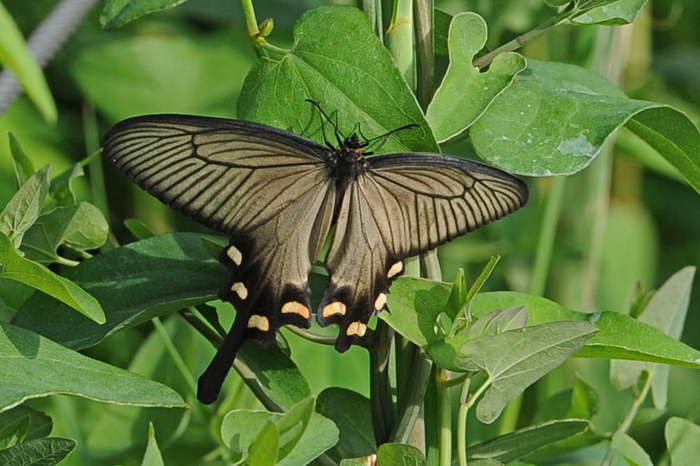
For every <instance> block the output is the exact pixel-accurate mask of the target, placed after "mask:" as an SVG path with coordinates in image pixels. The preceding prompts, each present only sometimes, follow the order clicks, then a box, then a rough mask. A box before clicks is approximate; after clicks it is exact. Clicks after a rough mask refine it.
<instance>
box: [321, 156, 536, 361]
mask: <svg viewBox="0 0 700 466" xmlns="http://www.w3.org/2000/svg"><path fill="white" fill-rule="evenodd" d="M527 197H528V191H527V187H526V186H525V184H524V183H523V182H522V181H520V180H519V179H517V178H516V177H514V176H512V175H510V174H508V173H505V172H503V171H501V170H498V169H496V168H493V167H489V166H487V165H483V164H480V163H476V162H471V161H468V160H465V159H460V158H457V157H450V156H445V155H438V154H420V153H418V154H390V155H385V156H380V157H375V158H370V159H368V160H367V162H366V166H365V170H364V172H363V173H361V174H360V175H359V176H358V178H357V180H356V181H355V182H353V183H351V184H350V186H349V187H348V190H347V191H346V193H345V197H344V199H343V203H342V205H341V208H340V211H339V213H338V223H337V227H336V233H335V237H334V240H333V242H332V244H331V248H330V251H329V253H328V257H327V259H326V265H327V267H328V269H329V272H330V282H329V285H328V287H327V288H326V292H325V295H324V298H323V300H322V302H321V305H320V307H319V309H318V311H317V315H318V317H317V318H318V321H319V323H320V324H321V325H328V324H331V323H337V324H339V326H340V332H339V334H338V340H337V341H336V348H337V349H338V350H339V351H344V350H346V349H347V348H349V346H350V345H351V344H352V342H353V341H354V340H355V339H356V338H357V337H359V336H361V335H362V334H363V333H364V331H365V329H366V324H367V322H368V320H369V318H370V317H371V315H372V314H373V313H376V312H379V311H381V310H382V308H383V307H384V305H385V304H386V294H385V293H386V291H387V290H388V288H389V285H390V283H391V281H393V280H394V279H395V278H396V277H397V276H399V275H400V274H401V273H402V272H403V260H404V259H405V258H407V257H411V256H416V255H418V254H423V253H426V252H428V251H429V250H432V249H435V248H436V247H437V246H439V245H441V244H444V243H447V242H448V241H450V240H452V239H454V238H455V237H457V236H460V235H463V234H465V233H467V232H469V231H472V230H474V229H476V228H478V227H480V226H483V225H486V224H487V223H490V222H492V221H494V220H497V219H499V218H501V217H503V216H505V215H507V214H509V213H511V212H513V211H515V210H517V209H519V208H520V207H522V206H523V205H525V203H526V202H527ZM357 271H362V272H361V273H359V274H358V272H357ZM340 310H344V311H345V312H343V313H341V312H337V311H340Z"/></svg>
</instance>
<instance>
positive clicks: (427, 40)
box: [413, 0, 435, 111]
mask: <svg viewBox="0 0 700 466" xmlns="http://www.w3.org/2000/svg"><path fill="white" fill-rule="evenodd" d="M433 10H434V5H433V0H416V1H415V3H414V8H413V14H414V17H415V23H416V27H415V29H416V61H417V65H418V66H417V67H416V98H417V99H418V103H419V104H420V106H421V108H422V109H423V111H425V110H426V109H427V108H428V104H429V103H430V101H431V100H432V98H433V89H434V81H435V51H434V39H433Z"/></svg>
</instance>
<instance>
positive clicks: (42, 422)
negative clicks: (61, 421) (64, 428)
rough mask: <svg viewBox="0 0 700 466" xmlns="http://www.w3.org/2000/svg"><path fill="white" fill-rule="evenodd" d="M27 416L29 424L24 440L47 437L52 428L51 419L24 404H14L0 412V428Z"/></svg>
mask: <svg viewBox="0 0 700 466" xmlns="http://www.w3.org/2000/svg"><path fill="white" fill-rule="evenodd" d="M27 416H29V418H30V424H29V430H28V431H27V433H26V436H25V441H26V440H34V439H37V438H42V437H47V436H48V435H49V434H50V433H51V430H52V428H53V421H52V420H51V418H50V417H49V416H47V415H46V414H44V413H42V412H40V411H36V410H34V409H32V408H29V407H27V406H24V405H20V406H16V407H14V408H12V409H9V410H6V411H4V412H2V413H0V430H4V429H5V428H7V426H9V425H10V424H12V423H13V422H15V421H17V420H18V419H22V418H24V417H27Z"/></svg>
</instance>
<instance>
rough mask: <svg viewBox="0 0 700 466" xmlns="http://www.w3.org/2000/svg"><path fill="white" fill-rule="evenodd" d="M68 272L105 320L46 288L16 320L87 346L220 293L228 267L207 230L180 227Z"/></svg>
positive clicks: (75, 346) (76, 345) (56, 338)
mask: <svg viewBox="0 0 700 466" xmlns="http://www.w3.org/2000/svg"><path fill="white" fill-rule="evenodd" d="M64 275H65V277H66V278H67V279H69V280H71V281H73V282H74V283H76V284H78V285H79V286H80V287H81V288H83V289H84V290H86V291H87V292H89V293H90V294H91V295H93V296H94V297H95V298H97V300H98V301H99V302H100V303H102V304H103V306H104V311H105V315H106V316H108V319H107V322H106V323H105V324H104V325H97V324H95V323H94V322H92V321H90V320H89V319H86V318H84V317H83V316H81V315H80V314H76V313H75V312H72V311H71V310H70V308H68V307H67V306H61V305H56V304H55V302H54V301H53V300H52V299H50V298H48V297H46V296H43V295H40V294H35V295H34V296H32V297H31V298H30V299H29V300H28V301H27V302H26V303H25V304H24V305H23V306H22V307H21V308H20V310H19V312H18V313H17V315H16V316H15V317H14V318H13V320H12V323H13V324H15V325H18V326H20V327H24V328H27V329H29V330H32V331H34V332H36V333H40V334H41V335H44V336H46V337H48V338H51V339H52V340H53V341H56V342H58V343H60V344H62V345H64V346H67V347H69V348H73V349H83V348H87V347H90V346H93V345H96V344H97V343H99V342H100V341H101V340H102V339H104V338H106V337H107V336H108V335H111V334H112V333H113V332H115V331H118V330H120V329H123V328H128V327H133V326H136V325H138V324H141V323H143V322H146V321H148V320H150V319H152V318H153V317H157V316H159V315H163V314H166V313H169V312H174V311H177V310H180V309H182V308H185V307H187V306H192V305H196V304H201V303H205V302H207V301H211V300H213V299H216V296H217V292H218V290H219V288H220V287H221V286H223V285H224V280H225V278H226V271H225V269H224V268H223V266H222V265H221V264H219V263H218V262H217V261H216V260H214V259H212V258H211V256H209V254H208V253H207V251H206V250H205V249H204V248H203V247H202V235H200V234H195V233H174V234H168V235H161V236H156V237H154V238H150V239H147V240H144V241H138V242H135V243H131V244H127V245H125V246H122V247H120V248H117V249H114V250H111V251H108V252H106V253H102V254H99V255H97V256H95V257H92V258H91V259H89V260H86V261H83V262H81V263H80V265H78V266H76V267H73V268H71V269H70V270H66V272H65V274H64ZM302 398H305V396H304V397H302Z"/></svg>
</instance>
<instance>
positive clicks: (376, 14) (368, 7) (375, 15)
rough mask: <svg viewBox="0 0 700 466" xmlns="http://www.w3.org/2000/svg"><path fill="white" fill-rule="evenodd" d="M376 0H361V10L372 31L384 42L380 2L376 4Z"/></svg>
mask: <svg viewBox="0 0 700 466" xmlns="http://www.w3.org/2000/svg"><path fill="white" fill-rule="evenodd" d="M377 1H378V0H362V11H364V12H365V14H366V15H367V19H369V23H370V24H371V25H372V31H373V32H374V34H376V36H377V37H379V40H380V41H382V42H384V24H383V21H382V8H381V3H380V4H379V5H377Z"/></svg>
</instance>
